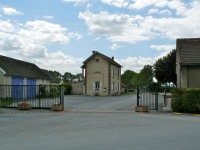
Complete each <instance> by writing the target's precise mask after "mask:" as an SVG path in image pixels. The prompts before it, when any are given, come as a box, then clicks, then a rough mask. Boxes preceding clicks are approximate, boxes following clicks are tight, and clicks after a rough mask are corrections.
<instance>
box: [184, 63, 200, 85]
mask: <svg viewBox="0 0 200 150" xmlns="http://www.w3.org/2000/svg"><path fill="white" fill-rule="evenodd" d="M187 79H188V80H187V87H188V88H200V66H188V67H187Z"/></svg>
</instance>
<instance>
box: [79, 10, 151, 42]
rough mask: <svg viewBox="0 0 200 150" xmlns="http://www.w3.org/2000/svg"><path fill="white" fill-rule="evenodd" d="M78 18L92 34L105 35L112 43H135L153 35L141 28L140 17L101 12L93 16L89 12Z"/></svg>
mask: <svg viewBox="0 0 200 150" xmlns="http://www.w3.org/2000/svg"><path fill="white" fill-rule="evenodd" d="M79 18H80V19H83V20H85V23H86V24H87V26H88V28H89V31H90V32H91V33H92V34H97V35H99V34H100V35H105V36H106V37H107V39H108V40H110V41H112V42H118V41H121V42H128V43H135V42H137V41H143V40H148V39H150V35H151V36H153V33H152V32H151V31H150V30H149V29H148V28H142V26H140V24H139V23H140V22H143V20H144V18H143V17H142V16H130V15H126V14H109V13H108V12H106V11H102V12H100V13H99V14H93V13H91V12H90V11H86V12H84V13H81V12H80V13H79Z"/></svg>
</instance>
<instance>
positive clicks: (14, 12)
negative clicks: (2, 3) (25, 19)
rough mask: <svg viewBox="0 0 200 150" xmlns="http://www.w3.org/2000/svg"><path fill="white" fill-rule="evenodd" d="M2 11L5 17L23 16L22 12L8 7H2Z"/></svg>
mask: <svg viewBox="0 0 200 150" xmlns="http://www.w3.org/2000/svg"><path fill="white" fill-rule="evenodd" d="M1 9H2V10H3V13H4V14H6V15H23V13H22V12H20V11H17V10H16V9H14V8H10V7H3V8H1Z"/></svg>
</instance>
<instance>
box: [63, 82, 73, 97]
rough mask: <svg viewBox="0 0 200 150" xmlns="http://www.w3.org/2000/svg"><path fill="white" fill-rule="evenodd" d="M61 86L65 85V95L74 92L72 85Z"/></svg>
mask: <svg viewBox="0 0 200 150" xmlns="http://www.w3.org/2000/svg"><path fill="white" fill-rule="evenodd" d="M61 85H63V86H64V87H65V91H64V94H70V93H71V91H72V84H71V83H66V82H63V83H61Z"/></svg>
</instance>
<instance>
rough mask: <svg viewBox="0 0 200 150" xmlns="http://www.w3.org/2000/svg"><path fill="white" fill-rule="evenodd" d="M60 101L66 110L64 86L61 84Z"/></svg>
mask: <svg viewBox="0 0 200 150" xmlns="http://www.w3.org/2000/svg"><path fill="white" fill-rule="evenodd" d="M60 103H61V104H62V110H64V86H62V85H61V86H60Z"/></svg>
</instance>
